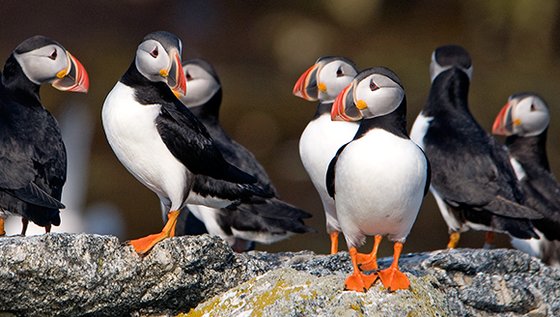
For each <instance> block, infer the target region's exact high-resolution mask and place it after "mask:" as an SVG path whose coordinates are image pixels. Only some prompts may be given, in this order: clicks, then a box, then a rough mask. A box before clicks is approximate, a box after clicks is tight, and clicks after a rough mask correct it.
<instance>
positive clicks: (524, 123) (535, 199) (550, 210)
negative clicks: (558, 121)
mask: <svg viewBox="0 0 560 317" xmlns="http://www.w3.org/2000/svg"><path fill="white" fill-rule="evenodd" d="M549 123H550V113H549V110H548V106H547V104H546V102H545V101H544V99H543V98H542V97H540V96H539V95H537V94H535V93H529V92H523V93H517V94H514V95H511V96H510V97H509V98H508V101H507V103H506V105H505V106H504V107H503V108H502V110H501V111H500V112H499V114H498V115H497V116H496V119H495V121H494V124H493V126H492V133H493V134H495V135H500V136H505V137H506V139H505V144H506V146H507V148H508V150H509V156H510V161H511V164H512V166H513V167H514V170H515V174H516V175H517V178H518V179H519V181H520V182H521V184H522V186H523V190H524V193H525V196H526V205H527V206H529V207H531V208H534V209H535V210H538V211H540V212H542V213H543V214H545V215H546V217H545V219H542V220H535V221H533V224H534V225H535V228H536V231H537V233H538V234H539V238H540V239H529V240H522V239H516V238H513V239H512V245H513V246H514V247H515V248H517V249H519V250H521V251H524V252H527V253H529V254H531V255H533V256H537V257H539V258H541V259H542V260H543V262H545V263H547V264H549V265H554V266H560V242H559V241H558V240H559V239H560V222H559V220H558V219H559V218H560V184H558V181H557V180H556V178H555V177H554V175H553V174H552V173H551V171H550V165H549V163H548V157H547V154H546V138H547V131H548V125H549Z"/></svg>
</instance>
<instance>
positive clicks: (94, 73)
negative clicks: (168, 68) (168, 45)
mask: <svg viewBox="0 0 560 317" xmlns="http://www.w3.org/2000/svg"><path fill="white" fill-rule="evenodd" d="M559 14H560V2H558V1H555V0H540V1H532V0H493V1H486V0H471V1H437V0H423V1H420V0H418V1H413V0H324V1H319V0H311V1H291V2H288V1H273V0H259V1H256V0H245V1H219V0H193V1H170V0H167V1H164V0H128V1H113V0H111V1H108V0H97V1H87V2H86V1H84V2H82V1H54V0H42V1H25V2H22V1H9V0H0V59H3V60H5V59H6V58H7V57H8V55H9V54H10V53H11V51H12V50H13V49H14V48H15V47H16V46H17V45H18V44H19V43H20V42H21V41H23V40H24V39H26V38H27V37H30V36H32V35H35V34H42V35H46V36H49V37H52V38H54V39H56V40H57V41H59V42H60V43H61V44H62V45H64V46H65V47H66V49H68V50H69V51H70V52H71V53H72V54H73V55H74V56H76V57H77V58H78V59H79V60H80V61H81V62H82V63H83V64H84V66H85V67H86V69H87V71H88V73H89V76H90V80H91V87H90V92H89V93H88V94H87V95H81V94H69V93H62V92H59V91H57V90H55V89H52V88H51V87H48V86H45V87H44V88H43V89H42V92H41V95H42V99H43V104H44V105H46V107H47V108H48V109H49V110H50V111H51V112H52V113H53V114H54V115H55V116H56V117H57V119H58V120H59V122H60V124H61V126H62V128H63V130H64V139H65V141H66V144H67V147H68V152H69V171H68V173H69V180H68V183H67V184H66V186H65V192H64V195H63V202H64V203H65V204H66V205H67V206H68V208H67V209H66V210H65V211H63V212H62V218H63V219H62V222H63V226H62V227H54V228H53V231H55V232H61V231H66V232H90V233H101V234H113V235H117V236H118V237H119V238H120V239H121V240H122V241H124V240H127V239H132V238H137V237H140V236H144V235H147V234H149V233H155V232H159V231H160V230H161V228H162V225H163V224H162V220H161V215H160V209H159V201H158V199H157V197H156V196H155V194H153V193H152V192H150V191H149V190H148V189H146V188H145V187H144V186H142V185H141V184H140V183H139V182H137V181H136V180H135V179H134V178H133V177H132V176H131V175H130V174H129V173H128V172H127V171H126V170H125V169H124V167H123V166H122V165H121V164H120V163H119V162H118V161H117V159H116V157H115V156H114V155H113V153H112V151H111V149H110V147H109V145H108V144H107V142H106V140H105V135H104V133H103V130H102V127H101V120H100V113H101V107H102V105H103V101H104V98H105V96H106V95H107V93H108V92H109V91H110V90H111V89H112V87H113V86H114V84H115V83H116V81H117V80H118V79H119V78H120V77H121V76H122V74H123V73H124V71H125V70H126V69H127V68H128V66H129V65H130V63H131V61H132V59H133V56H134V53H135V51H136V47H137V45H138V44H139V42H140V40H141V39H142V38H143V37H144V35H146V34H147V33H149V32H152V31H156V30H166V31H170V32H173V33H175V34H177V35H178V36H179V37H180V38H181V39H182V40H183V58H184V59H188V58H195V57H202V58H205V59H207V60H208V61H210V62H211V63H212V64H213V65H214V66H215V68H216V70H217V71H218V73H219V75H220V78H221V81H222V85H223V91H224V98H223V104H222V112H221V121H222V124H223V126H224V127H225V129H226V130H227V131H228V132H229V133H230V134H231V136H232V137H234V138H235V139H236V140H237V141H238V142H240V143H241V144H243V145H244V146H246V147H247V148H248V149H250V150H251V151H253V153H254V154H255V155H256V157H257V158H258V159H259V161H260V162H261V163H262V164H263V165H264V166H265V168H266V169H267V171H268V173H269V175H270V177H271V178H272V180H273V181H274V184H275V186H276V187H277V189H278V190H279V192H280V194H281V197H282V198H283V199H284V200H286V201H288V202H290V203H293V204H295V205H297V206H300V207H301V208H303V209H306V210H308V211H309V212H311V213H312V214H313V218H312V219H311V220H310V221H309V222H308V224H309V225H311V226H312V227H314V228H315V229H317V231H318V232H317V233H315V234H308V235H305V236H294V237H292V238H291V239H289V240H287V241H284V242H282V243H278V244H275V245H271V246H263V245H259V246H258V247H257V249H259V250H268V251H284V250H286V251H287V250H290V251H297V250H303V249H307V250H313V251H315V252H318V253H327V252H328V250H329V239H328V236H327V235H326V233H325V229H324V227H325V226H324V221H325V220H324V215H323V211H322V207H321V204H320V200H319V197H318V196H317V194H316V192H315V190H314V188H313V186H312V184H311V183H310V181H309V179H308V177H307V174H306V172H305V171H304V169H303V166H302V164H301V162H300V159H299V153H298V140H299V136H300V134H301V132H302V131H303V129H304V128H305V126H306V125H307V123H308V121H309V119H310V118H311V117H312V115H313V113H314V111H315V106H316V104H315V103H310V102H307V101H304V100H302V99H299V98H296V97H294V96H293V95H292V94H291V91H292V87H293V85H294V83H295V81H296V80H297V78H298V77H299V75H300V74H301V73H302V72H303V71H304V70H306V69H307V68H308V67H309V66H311V65H312V64H313V63H314V62H315V60H316V59H317V57H319V56H322V55H344V56H347V57H348V58H350V59H352V60H354V61H355V62H356V63H357V65H358V67H360V68H366V67H370V66H380V65H383V66H387V67H389V68H391V69H393V70H394V71H395V72H396V73H397V74H398V75H399V76H400V78H401V80H402V82H403V84H404V86H405V89H406V92H407V99H408V123H409V128H410V126H411V125H412V123H413V122H414V119H415V117H416V115H417V114H418V112H419V111H420V109H421V108H422V107H423V105H424V103H425V101H426V98H427V95H428V91H429V86H430V81H429V75H428V65H429V62H430V57H431V53H432V51H433V49H434V48H436V47H437V46H440V45H443V44H452V43H454V44H460V45H462V46H464V47H465V48H466V49H467V50H468V51H469V52H470V53H471V56H472V59H473V64H474V77H473V82H472V85H471V90H470V107H471V111H472V112H473V114H474V116H475V117H476V118H477V119H478V120H479V122H480V124H481V125H482V126H483V127H485V128H486V129H488V130H489V129H490V128H491V125H492V122H493V120H494V117H495V116H496V114H497V113H498V111H499V110H500V108H501V107H502V106H503V105H504V104H505V102H506V100H507V97H508V96H509V95H510V94H512V93H514V92H519V91H535V92H538V93H539V94H541V95H542V96H543V97H544V98H545V100H547V101H548V103H549V106H550V107H551V116H552V121H551V127H550V130H549V142H548V151H549V152H548V153H549V158H550V160H551V164H552V167H553V169H554V171H555V172H556V174H557V175H560V170H559V169H560V162H559V158H560V148H559V141H560V137H559V129H560V113H559V112H560V110H559V107H558V105H560V91H559V88H560V62H559V59H560V20H559ZM19 221H20V220H18V219H12V220H11V223H10V226H9V227H8V229H7V231H8V234H9V235H12V234H17V233H19V230H20V222H19ZM34 228H36V229H37V230H36V231H35V232H38V233H41V232H42V230H41V228H37V227H36V226H34V225H32V224H30V229H34ZM447 239H448V237H447V227H446V225H445V223H444V222H443V220H442V218H441V216H440V214H439V211H438V210H437V207H436V204H435V202H434V199H433V197H432V196H431V195H428V196H427V198H426V200H425V202H424V205H423V207H422V210H421V212H420V214H419V217H418V220H417V221H416V225H415V226H414V227H413V230H412V233H411V235H410V236H409V239H408V241H407V243H406V245H405V251H406V252H415V251H425V250H433V249H440V248H443V247H445V245H446V243H447ZM483 241H484V235H483V234H482V233H480V232H469V233H467V234H464V235H463V236H462V240H461V242H460V246H464V247H480V246H482V244H483ZM369 245H371V242H370V243H369V244H368V246H367V247H364V250H366V249H368V248H369ZM498 245H499V246H503V247H509V242H508V239H507V238H506V237H503V236H502V237H499V239H498ZM341 247H342V248H343V249H344V248H345V245H344V244H342V245H341ZM368 250H369V249H368ZM391 251H392V245H390V244H389V243H387V242H386V243H384V244H382V249H381V251H380V252H381V254H382V255H384V256H385V255H389V254H390V253H391Z"/></svg>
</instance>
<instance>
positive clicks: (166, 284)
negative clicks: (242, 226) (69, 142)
mask: <svg viewBox="0 0 560 317" xmlns="http://www.w3.org/2000/svg"><path fill="white" fill-rule="evenodd" d="M240 268H242V267H241V266H240V265H239V264H238V263H237V262H236V261H235V257H234V255H233V252H232V251H231V249H229V247H228V246H227V245H226V244H225V243H224V242H223V241H222V240H220V239H218V238H211V237H209V236H206V237H204V238H200V239H195V238H192V239H191V238H178V239H169V240H166V241H163V242H162V243H160V244H159V245H158V246H157V247H156V248H155V249H154V252H152V253H151V254H150V255H148V256H146V257H144V258H141V257H139V256H138V255H137V254H136V253H135V252H134V251H133V250H132V247H130V246H123V245H121V244H120V243H119V241H118V240H117V238H115V237H109V236H99V235H86V234H79V235H70V234H46V235H42V236H34V237H26V238H22V237H7V238H2V239H0V289H1V290H2V292H0V311H6V312H12V313H14V314H16V315H22V316H80V315H86V314H94V315H104V316H120V315H123V314H129V313H131V312H133V311H142V312H144V313H151V312H158V313H161V312H166V311H169V312H171V311H175V310H178V309H188V308H189V307H192V306H194V305H196V304H197V303H199V302H200V301H202V300H203V299H206V298H208V297H210V296H212V295H215V294H218V293H220V292H222V291H224V290H227V289H229V288H232V287H234V286H236V285H238V284H239V282H240V281H241V280H242V277H243V276H242V275H241V273H242V272H244V270H241V269H240Z"/></svg>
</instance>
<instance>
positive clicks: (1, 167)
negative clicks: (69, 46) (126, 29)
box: [0, 35, 89, 235]
mask: <svg viewBox="0 0 560 317" xmlns="http://www.w3.org/2000/svg"><path fill="white" fill-rule="evenodd" d="M43 83H50V84H51V85H52V86H53V87H54V88H56V89H58V90H61V91H74V92H84V93H85V92H87V90H88V88H89V78H88V75H87V72H86V70H85V68H84V67H83V66H82V64H81V63H80V62H79V61H78V60H77V59H76V58H75V57H74V56H72V55H70V53H69V52H68V51H66V49H64V47H63V46H62V45H60V44H59V43H58V42H56V41H54V40H52V39H50V38H47V37H45V36H40V35H37V36H33V37H31V38H28V39H27V40H25V41H23V42H22V43H21V44H19V45H18V46H17V47H16V48H15V50H14V51H13V52H12V54H11V55H10V56H9V57H8V59H7V61H6V64H5V65H4V70H3V72H2V77H1V83H0V162H1V163H0V234H1V235H4V234H5V231H4V219H5V218H6V217H7V216H8V215H9V214H12V213H13V214H17V215H20V216H22V217H23V229H22V235H25V232H26V229H27V223H28V220H31V221H32V222H34V223H35V224H37V225H39V226H42V227H45V230H46V232H49V231H50V228H51V225H55V226H58V225H59V224H60V209H61V208H64V205H63V204H62V203H61V202H60V198H61V194H62V187H63V186H64V183H65V182H66V149H65V147H64V143H63V141H62V137H61V134H60V128H59V126H58V123H57V122H56V119H55V118H54V117H53V116H52V115H51V114H50V113H49V111H47V110H46V109H45V108H44V106H43V105H42V104H41V98H40V96H39V90H40V86H41V84H43Z"/></svg>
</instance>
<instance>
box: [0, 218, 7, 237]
mask: <svg viewBox="0 0 560 317" xmlns="http://www.w3.org/2000/svg"><path fill="white" fill-rule="evenodd" d="M4 235H6V231H5V230H4V218H0V236H4Z"/></svg>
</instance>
